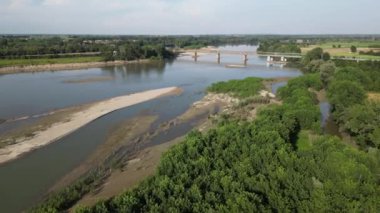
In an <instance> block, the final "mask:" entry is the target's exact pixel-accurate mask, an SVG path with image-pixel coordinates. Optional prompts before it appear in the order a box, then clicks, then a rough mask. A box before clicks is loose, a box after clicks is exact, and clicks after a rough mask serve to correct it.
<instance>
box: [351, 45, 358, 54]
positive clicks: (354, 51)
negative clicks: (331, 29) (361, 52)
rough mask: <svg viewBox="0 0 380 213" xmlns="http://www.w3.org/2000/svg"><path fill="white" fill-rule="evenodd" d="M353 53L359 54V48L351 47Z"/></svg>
mask: <svg viewBox="0 0 380 213" xmlns="http://www.w3.org/2000/svg"><path fill="white" fill-rule="evenodd" d="M351 52H352V53H356V52H357V48H356V47H355V46H354V45H352V46H351Z"/></svg>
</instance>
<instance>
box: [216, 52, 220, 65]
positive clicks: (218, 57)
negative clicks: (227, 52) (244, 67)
mask: <svg viewBox="0 0 380 213" xmlns="http://www.w3.org/2000/svg"><path fill="white" fill-rule="evenodd" d="M216 58H217V62H218V64H220V52H218V55H217V56H216Z"/></svg>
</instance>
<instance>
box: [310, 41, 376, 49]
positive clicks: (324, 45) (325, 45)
mask: <svg viewBox="0 0 380 213" xmlns="http://www.w3.org/2000/svg"><path fill="white" fill-rule="evenodd" d="M333 45H335V46H336V47H338V45H340V47H341V48H350V47H351V46H355V47H357V48H368V47H370V46H373V45H380V41H329V42H323V43H320V44H317V46H319V47H322V48H323V49H325V48H333Z"/></svg>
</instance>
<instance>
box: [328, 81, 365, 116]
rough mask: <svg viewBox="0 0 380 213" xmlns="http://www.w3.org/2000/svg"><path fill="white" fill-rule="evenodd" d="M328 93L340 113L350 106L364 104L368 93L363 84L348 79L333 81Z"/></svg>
mask: <svg viewBox="0 0 380 213" xmlns="http://www.w3.org/2000/svg"><path fill="white" fill-rule="evenodd" d="M327 95H328V97H329V100H330V103H331V104H332V106H333V108H334V110H335V111H336V112H337V113H338V114H341V113H342V112H343V111H344V109H345V108H346V107H348V106H352V105H355V104H362V103H363V102H364V100H365V99H366V93H365V91H364V89H363V87H362V86H360V85H359V84H358V83H356V82H351V81H346V80H344V81H334V82H332V83H331V85H330V86H329V89H328V94H327Z"/></svg>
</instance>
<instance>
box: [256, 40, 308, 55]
mask: <svg viewBox="0 0 380 213" xmlns="http://www.w3.org/2000/svg"><path fill="white" fill-rule="evenodd" d="M257 51H258V52H280V53H301V48H299V47H298V45H297V44H296V43H293V42H280V41H276V40H269V41H262V42H260V45H259V47H258V48H257Z"/></svg>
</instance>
